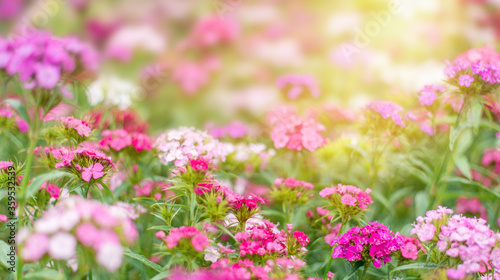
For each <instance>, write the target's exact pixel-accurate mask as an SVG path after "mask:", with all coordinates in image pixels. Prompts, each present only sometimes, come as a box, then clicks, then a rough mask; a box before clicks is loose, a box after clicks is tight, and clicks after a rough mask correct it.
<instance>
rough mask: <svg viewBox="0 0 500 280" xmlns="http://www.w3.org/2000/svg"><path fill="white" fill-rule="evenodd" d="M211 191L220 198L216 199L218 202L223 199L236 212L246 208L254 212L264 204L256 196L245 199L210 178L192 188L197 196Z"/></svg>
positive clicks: (261, 199) (252, 195) (262, 200)
mask: <svg viewBox="0 0 500 280" xmlns="http://www.w3.org/2000/svg"><path fill="white" fill-rule="evenodd" d="M211 191H214V192H216V193H219V194H220V198H218V200H220V201H222V199H225V200H226V201H227V202H228V204H229V206H230V207H231V208H232V209H234V210H238V209H240V208H241V207H246V208H248V209H249V210H254V209H257V208H258V207H259V206H260V205H261V204H264V203H265V201H264V199H263V198H262V197H260V196H258V195H255V194H249V195H248V196H247V197H245V196H243V195H241V194H239V193H236V192H234V191H232V190H231V189H229V188H228V187H225V186H221V185H220V184H219V182H218V181H217V180H214V179H212V178H207V179H206V180H203V181H201V182H200V183H198V185H197V186H196V187H195V188H194V192H195V193H196V194H198V195H202V194H204V193H208V192H211Z"/></svg>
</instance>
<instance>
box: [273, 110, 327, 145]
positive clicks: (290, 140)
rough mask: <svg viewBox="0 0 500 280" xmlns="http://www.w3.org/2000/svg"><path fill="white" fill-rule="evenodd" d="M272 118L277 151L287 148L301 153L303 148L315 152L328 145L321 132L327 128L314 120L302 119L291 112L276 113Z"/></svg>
mask: <svg viewBox="0 0 500 280" xmlns="http://www.w3.org/2000/svg"><path fill="white" fill-rule="evenodd" d="M274 115H275V116H272V117H270V118H269V119H270V120H269V121H270V123H271V125H274V127H273V130H272V131H271V139H272V140H273V142H274V147H275V148H276V149H281V148H284V147H287V148H288V149H290V150H295V151H301V150H302V147H304V148H305V149H307V150H309V151H311V152H314V151H315V150H316V149H318V148H320V147H322V146H323V145H324V144H325V143H326V139H325V138H324V137H323V135H321V132H323V131H325V130H326V128H325V127H324V126H323V125H321V124H319V123H317V122H316V121H315V120H313V119H302V118H300V117H298V116H296V115H295V114H294V113H291V112H284V113H283V114H282V113H274Z"/></svg>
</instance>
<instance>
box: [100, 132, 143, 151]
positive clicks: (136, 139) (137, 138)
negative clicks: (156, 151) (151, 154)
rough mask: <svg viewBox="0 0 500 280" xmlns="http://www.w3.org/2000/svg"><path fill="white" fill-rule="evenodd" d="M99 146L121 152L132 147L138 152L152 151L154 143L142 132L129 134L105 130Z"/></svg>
mask: <svg viewBox="0 0 500 280" xmlns="http://www.w3.org/2000/svg"><path fill="white" fill-rule="evenodd" d="M99 146H100V147H101V148H103V149H113V150H115V151H121V150H123V149H126V148H127V147H132V148H133V149H135V151H136V152H138V153H140V152H142V151H151V150H152V141H151V139H150V138H149V136H148V135H146V134H144V133H142V132H128V131H126V130H124V129H115V130H103V131H102V139H101V140H100V141H99Z"/></svg>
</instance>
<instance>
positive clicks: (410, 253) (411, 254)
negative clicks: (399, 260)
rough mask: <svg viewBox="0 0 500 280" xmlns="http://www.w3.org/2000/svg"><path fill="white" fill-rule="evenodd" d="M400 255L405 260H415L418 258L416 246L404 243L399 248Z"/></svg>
mask: <svg viewBox="0 0 500 280" xmlns="http://www.w3.org/2000/svg"><path fill="white" fill-rule="evenodd" d="M401 254H402V255H403V257H405V258H407V259H412V260H416V259H417V256H418V249H417V246H416V245H415V244H413V243H406V244H405V245H403V246H401Z"/></svg>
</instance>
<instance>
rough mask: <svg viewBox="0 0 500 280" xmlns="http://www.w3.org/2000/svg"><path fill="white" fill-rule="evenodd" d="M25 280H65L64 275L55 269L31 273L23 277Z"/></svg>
mask: <svg viewBox="0 0 500 280" xmlns="http://www.w3.org/2000/svg"><path fill="white" fill-rule="evenodd" d="M23 278H24V279H38V280H39V279H48V280H56V279H64V275H63V274H61V273H59V272H58V271H56V270H53V269H46V270H41V271H35V272H29V273H27V274H26V275H24V276H23Z"/></svg>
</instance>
